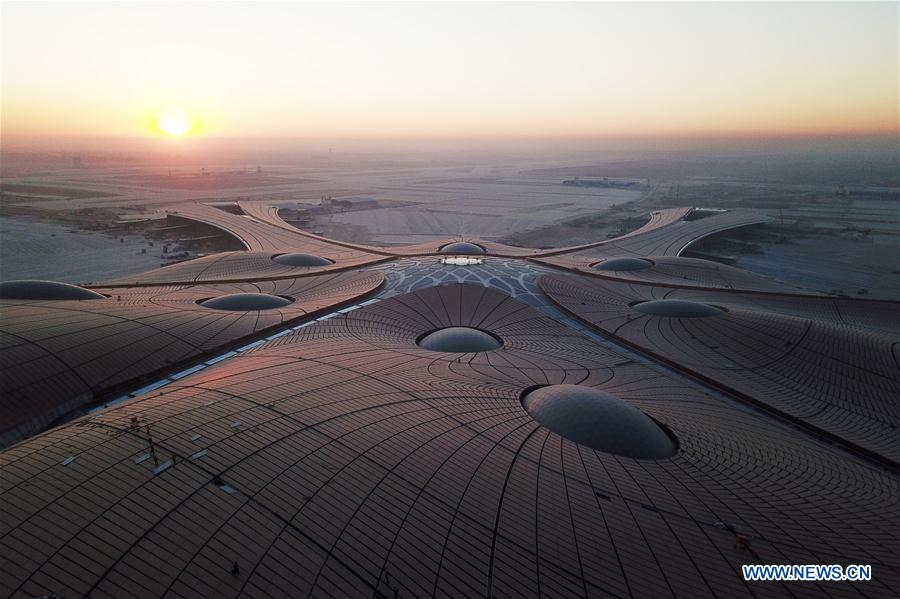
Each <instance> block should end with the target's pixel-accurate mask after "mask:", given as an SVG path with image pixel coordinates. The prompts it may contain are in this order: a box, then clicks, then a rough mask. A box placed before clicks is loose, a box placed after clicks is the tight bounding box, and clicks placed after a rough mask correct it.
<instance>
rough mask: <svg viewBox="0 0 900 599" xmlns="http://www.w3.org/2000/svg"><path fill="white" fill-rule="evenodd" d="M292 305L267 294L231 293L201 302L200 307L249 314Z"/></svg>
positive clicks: (282, 298)
mask: <svg viewBox="0 0 900 599" xmlns="http://www.w3.org/2000/svg"><path fill="white" fill-rule="evenodd" d="M291 303H293V302H292V300H289V299H287V298H285V297H281V296H278V295H269V294H268V293H231V294H229V295H220V296H219V297H212V298H209V299H208V300H203V301H202V302H200V305H201V306H203V307H205V308H213V309H215V310H233V311H237V312H250V311H255V310H272V309H275V308H282V307H284V306H287V305H288V304H291Z"/></svg>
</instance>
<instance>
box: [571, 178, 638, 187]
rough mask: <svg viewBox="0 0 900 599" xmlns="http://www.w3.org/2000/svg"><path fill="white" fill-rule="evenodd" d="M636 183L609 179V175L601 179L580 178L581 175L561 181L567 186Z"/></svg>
mask: <svg viewBox="0 0 900 599" xmlns="http://www.w3.org/2000/svg"><path fill="white" fill-rule="evenodd" d="M638 184H639V183H638V181H629V180H621V179H610V178H609V177H603V178H602V179H582V178H581V177H575V178H574V179H566V180H565V181H563V185H567V186H569V187H634V186H635V185H638Z"/></svg>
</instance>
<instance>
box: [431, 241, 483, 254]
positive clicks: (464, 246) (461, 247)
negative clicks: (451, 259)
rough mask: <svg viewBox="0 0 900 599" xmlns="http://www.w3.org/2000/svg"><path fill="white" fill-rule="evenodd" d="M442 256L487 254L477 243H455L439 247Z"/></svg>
mask: <svg viewBox="0 0 900 599" xmlns="http://www.w3.org/2000/svg"><path fill="white" fill-rule="evenodd" d="M440 251H441V253H442V254H487V250H486V249H484V248H483V247H481V246H480V245H478V244H477V243H469V242H468V241H456V242H454V243H448V244H447V245H445V246H443V247H441V250H440Z"/></svg>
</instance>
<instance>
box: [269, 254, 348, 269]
mask: <svg viewBox="0 0 900 599" xmlns="http://www.w3.org/2000/svg"><path fill="white" fill-rule="evenodd" d="M272 260H274V261H275V262H277V263H278V264H283V265H284V266H328V265H329V264H334V261H333V260H329V259H328V258H323V257H322V256H316V255H315V254H299V253H292V254H279V255H277V256H275V257H274V258H272Z"/></svg>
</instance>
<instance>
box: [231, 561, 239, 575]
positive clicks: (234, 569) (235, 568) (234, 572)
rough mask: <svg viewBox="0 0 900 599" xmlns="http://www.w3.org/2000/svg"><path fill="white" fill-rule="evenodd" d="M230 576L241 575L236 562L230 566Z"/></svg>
mask: <svg viewBox="0 0 900 599" xmlns="http://www.w3.org/2000/svg"><path fill="white" fill-rule="evenodd" d="M231 575H232V576H240V575H241V567H240V566H239V565H238V563H237V562H234V565H232V566H231Z"/></svg>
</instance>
